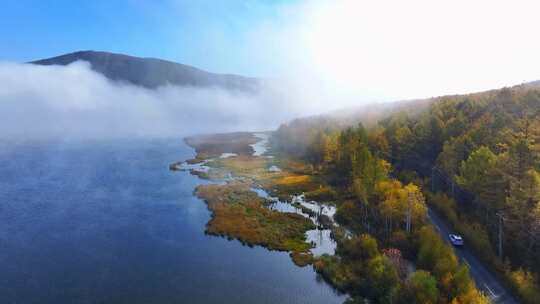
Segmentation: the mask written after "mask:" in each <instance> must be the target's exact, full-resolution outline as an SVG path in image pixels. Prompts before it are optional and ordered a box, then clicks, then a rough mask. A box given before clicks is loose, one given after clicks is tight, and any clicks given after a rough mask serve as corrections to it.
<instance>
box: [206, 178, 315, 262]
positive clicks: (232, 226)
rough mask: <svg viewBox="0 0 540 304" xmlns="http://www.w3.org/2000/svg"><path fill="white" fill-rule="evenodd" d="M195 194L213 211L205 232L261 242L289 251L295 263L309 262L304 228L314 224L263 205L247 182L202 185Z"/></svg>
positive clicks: (308, 228) (263, 244)
mask: <svg viewBox="0 0 540 304" xmlns="http://www.w3.org/2000/svg"><path fill="white" fill-rule="evenodd" d="M196 195H197V196H198V197H199V198H201V199H203V200H204V201H205V202H206V203H207V205H208V208H209V209H210V210H211V211H212V219H211V220H210V221H209V222H208V224H207V228H206V230H207V232H208V233H210V234H213V235H220V236H226V237H229V238H234V239H238V240H240V241H241V242H242V243H245V244H248V245H260V246H264V247H266V248H268V249H270V250H280V251H291V252H292V254H291V257H292V258H293V261H294V262H295V263H296V264H297V265H301V266H304V265H306V264H309V263H310V262H311V254H310V253H309V249H310V248H311V246H310V244H309V243H307V242H306V231H308V230H310V229H314V228H315V225H314V224H313V223H312V222H311V221H310V220H309V219H307V218H305V217H303V216H301V215H298V214H292V213H281V212H278V211H273V210H270V209H268V208H266V206H267V204H268V201H267V200H265V199H264V198H261V197H259V196H258V195H257V193H256V192H254V191H252V190H250V186H249V184H248V183H242V182H231V183H227V184H225V185H215V184H211V185H201V186H198V187H197V189H196Z"/></svg>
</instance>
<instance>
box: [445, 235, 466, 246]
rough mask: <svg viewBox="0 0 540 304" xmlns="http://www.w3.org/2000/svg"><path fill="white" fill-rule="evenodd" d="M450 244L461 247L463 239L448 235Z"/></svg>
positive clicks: (458, 236)
mask: <svg viewBox="0 0 540 304" xmlns="http://www.w3.org/2000/svg"><path fill="white" fill-rule="evenodd" d="M448 238H449V239H450V243H452V245H454V246H463V238H462V237H461V236H460V235H457V234H449V235H448Z"/></svg>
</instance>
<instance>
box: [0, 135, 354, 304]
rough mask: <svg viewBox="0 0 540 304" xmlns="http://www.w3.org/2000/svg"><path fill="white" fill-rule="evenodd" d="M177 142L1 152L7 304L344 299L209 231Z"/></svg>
mask: <svg viewBox="0 0 540 304" xmlns="http://www.w3.org/2000/svg"><path fill="white" fill-rule="evenodd" d="M193 156H194V152H193V150H192V149H191V148H189V147H187V146H186V145H185V144H184V143H183V142H182V140H181V139H180V138H174V139H159V140H157V139H156V140H148V139H123V140H116V141H108V142H105V141H101V142H100V141H98V142H87V143H84V144H80V143H62V144H58V143H56V144H51V143H49V144H45V143H40V144H31V145H30V144H27V145H18V146H16V147H13V146H10V147H6V146H0V303H24V304H30V303H55V304H57V303H131V304H133V303H145V304H148V303H201V304H203V303H204V304H206V303H280V304H284V303H342V302H343V301H344V300H345V296H343V295H338V294H337V293H336V292H335V291H334V290H333V289H332V288H331V287H330V286H328V285H327V284H326V283H324V282H323V281H322V279H320V278H318V276H317V275H316V273H315V272H314V271H313V269H312V268H311V267H305V268H299V267H296V266H295V265H294V264H293V263H292V261H291V259H290V258H289V256H288V254H287V253H284V252H271V251H268V250H266V249H264V248H261V247H255V248H249V247H245V246H242V245H241V244H240V242H238V241H228V240H226V239H224V238H219V237H214V236H207V235H205V234H204V230H205V224H206V222H207V221H208V220H209V218H210V212H209V211H208V210H207V208H206V205H205V204H204V203H203V202H202V201H201V200H200V199H198V198H196V197H194V196H193V190H194V188H195V186H196V185H198V184H201V183H204V181H202V180H200V179H198V178H197V177H195V176H192V175H190V174H189V173H188V172H171V171H169V170H168V166H169V164H170V163H172V162H175V161H179V160H184V159H187V158H191V157H193Z"/></svg>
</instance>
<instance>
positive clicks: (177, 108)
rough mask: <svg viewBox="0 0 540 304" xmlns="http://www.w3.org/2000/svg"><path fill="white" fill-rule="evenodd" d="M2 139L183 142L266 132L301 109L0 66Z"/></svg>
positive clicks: (262, 96) (235, 95)
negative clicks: (210, 135) (168, 139)
mask: <svg viewBox="0 0 540 304" xmlns="http://www.w3.org/2000/svg"><path fill="white" fill-rule="evenodd" d="M0 83H1V86H0V129H1V130H2V131H1V132H0V139H12V140H13V139H15V140H32V139H39V140H42V139H49V138H61V139H63V138H74V139H86V138H104V137H129V136H149V137H157V136H182V135H188V134H195V133H208V132H225V131H238V130H268V129H272V128H275V127H276V126H277V125H278V124H279V123H280V122H283V121H285V120H288V119H290V118H292V117H294V116H295V115H297V114H298V113H300V111H301V109H300V108H297V109H296V110H295V109H293V108H290V105H291V103H290V102H288V101H289V98H286V97H285V95H284V94H281V93H279V90H273V89H270V88H265V89H262V90H261V91H260V92H259V93H256V94H253V93H242V92H237V91H236V92H235V91H227V90H224V89H220V88H196V87H178V86H165V87H160V88H158V89H156V90H150V89H146V88H142V87H137V86H133V85H129V84H125V83H118V82H112V81H110V80H108V79H107V78H105V77H104V76H103V75H101V74H99V73H96V72H94V71H92V70H91V68H90V65H89V64H88V63H87V62H75V63H73V64H70V65H68V66H38V65H31V64H17V63H0Z"/></svg>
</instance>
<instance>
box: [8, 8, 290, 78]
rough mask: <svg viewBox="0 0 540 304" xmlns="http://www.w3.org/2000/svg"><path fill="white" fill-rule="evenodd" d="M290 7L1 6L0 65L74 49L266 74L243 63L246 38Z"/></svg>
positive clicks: (263, 67)
mask: <svg viewBox="0 0 540 304" xmlns="http://www.w3.org/2000/svg"><path fill="white" fill-rule="evenodd" d="M294 2H295V1H279V0H273V1H271V0H267V1H252V0H243V1H240V0H227V1H219V0H213V1H212V0H196V1H195V0H191V1H189V0H188V1H134V0H114V1H104V0H98V1H66V0H63V1H60V0H56V1H40V0H36V1H31V0H17V1H11V0H7V1H2V9H1V10H0V37H2V47H1V48H0V60H4V61H17V62H25V61H29V60H33V59H40V58H46V57H51V56H55V55H59V54H63V53H68V52H72V51H77V50H89V49H91V50H103V51H110V52H118V53H125V54H130V55H135V56H143V57H157V58H162V59H168V60H173V61H177V62H181V63H186V64H191V65H194V66H197V67H200V68H204V69H207V70H210V71H215V72H229V73H240V74H247V75H261V74H271V72H270V71H269V67H268V66H267V65H254V64H252V63H251V62H249V60H246V56H247V55H248V54H249V50H248V49H247V48H246V41H245V39H247V37H246V35H247V34H248V33H249V30H250V29H252V28H254V27H256V26H257V25H258V24H260V23H261V22H269V23H272V22H278V19H279V18H280V10H281V7H282V6H283V5H284V4H291V3H294Z"/></svg>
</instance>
